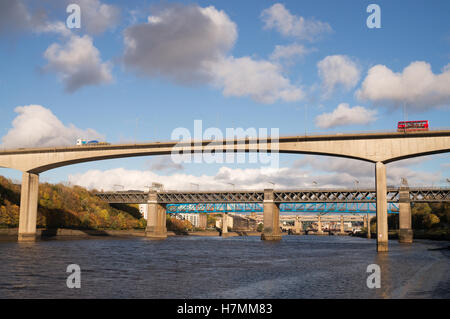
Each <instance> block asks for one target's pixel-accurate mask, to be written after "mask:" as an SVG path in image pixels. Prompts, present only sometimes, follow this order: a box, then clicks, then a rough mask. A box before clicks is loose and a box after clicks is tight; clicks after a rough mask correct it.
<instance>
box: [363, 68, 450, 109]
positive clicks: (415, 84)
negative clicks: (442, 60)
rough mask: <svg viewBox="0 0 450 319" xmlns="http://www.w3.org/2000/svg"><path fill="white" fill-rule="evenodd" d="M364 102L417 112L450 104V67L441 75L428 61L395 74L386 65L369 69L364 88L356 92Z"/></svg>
mask: <svg viewBox="0 0 450 319" xmlns="http://www.w3.org/2000/svg"><path fill="white" fill-rule="evenodd" d="M356 97H357V98H358V99H361V100H370V101H372V102H374V103H376V104H382V103H386V104H388V105H389V106H397V107H401V106H403V104H405V105H406V106H408V107H411V108H413V109H416V110H425V109H427V108H431V107H437V106H443V105H449V104H450V64H447V65H446V66H445V67H444V68H443V70H442V72H441V73H440V74H434V73H433V71H432V70H431V65H430V64H429V63H427V62H423V61H416V62H413V63H411V64H410V65H408V66H407V67H406V68H404V69H403V71H402V72H399V73H396V72H393V71H392V70H391V69H389V68H388V67H386V66H385V65H381V64H379V65H375V66H374V67H372V68H370V70H369V72H368V73H367V76H366V78H365V79H364V81H363V83H362V85H361V88H360V89H359V90H358V91H357V92H356Z"/></svg>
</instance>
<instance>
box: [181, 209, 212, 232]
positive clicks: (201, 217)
mask: <svg viewBox="0 0 450 319" xmlns="http://www.w3.org/2000/svg"><path fill="white" fill-rule="evenodd" d="M177 218H182V219H185V220H187V221H189V222H190V223H191V224H192V226H194V227H195V228H201V229H206V223H207V217H206V214H196V213H186V214H177Z"/></svg>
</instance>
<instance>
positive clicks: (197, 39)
mask: <svg viewBox="0 0 450 319" xmlns="http://www.w3.org/2000/svg"><path fill="white" fill-rule="evenodd" d="M236 37H237V27H236V25H235V23H234V22H232V21H231V20H230V19H229V18H228V16H227V15H226V14H225V13H224V12H223V11H218V10H216V9H215V8H214V7H207V8H201V7H198V6H196V5H187V6H185V5H171V6H168V7H160V8H158V9H157V10H155V12H153V15H152V16H150V17H149V18H148V22H147V23H144V24H138V25H134V26H131V27H129V28H127V29H126V30H125V31H124V43H125V53H124V56H123V61H124V63H125V66H126V67H129V68H132V69H134V70H136V71H137V72H139V73H143V74H145V75H149V76H163V77H166V78H169V79H170V80H173V81H175V82H178V83H183V84H190V83H193V82H204V81H207V80H210V79H211V77H212V75H211V74H210V72H209V70H207V69H206V67H205V63H207V62H217V61H219V60H221V59H222V57H223V56H224V55H225V54H226V53H227V52H228V50H229V49H231V47H232V46H233V45H234V42H235V41H236Z"/></svg>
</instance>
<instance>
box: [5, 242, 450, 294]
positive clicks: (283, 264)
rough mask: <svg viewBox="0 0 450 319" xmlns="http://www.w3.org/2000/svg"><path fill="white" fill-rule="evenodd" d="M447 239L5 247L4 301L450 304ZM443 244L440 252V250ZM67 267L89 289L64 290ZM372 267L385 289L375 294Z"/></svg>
mask: <svg viewBox="0 0 450 319" xmlns="http://www.w3.org/2000/svg"><path fill="white" fill-rule="evenodd" d="M449 245H450V243H449V242H433V241H425V240H421V241H416V242H415V243H414V244H412V245H401V244H399V243H397V241H390V242H389V249H390V251H389V253H387V254H377V253H376V251H375V241H374V240H368V239H365V238H356V237H339V236H284V237H283V240H282V241H281V242H278V243H277V242H265V241H261V240H260V239H259V238H258V237H231V238H226V239H224V238H220V237H194V236H190V237H189V236H186V237H169V238H167V240H165V241H151V240H147V239H145V238H129V239H123V238H120V239H118V238H98V239H97V238H96V239H80V240H47V241H38V242H36V243H27V244H24V243H20V244H19V243H17V242H0V298H24V297H26V298H449V297H450V262H449V261H450V250H445V249H440V248H445V247H448V246H449ZM436 248H437V249H436ZM69 264H78V265H79V266H80V268H81V288H80V289H76V288H75V289H69V288H67V286H66V280H67V277H68V276H69V275H70V273H66V269H67V266H68V265H69ZM369 264H377V265H379V266H380V269H381V288H373V289H369V288H368V287H367V284H366V281H367V277H368V276H369V275H370V274H369V273H367V266H368V265H369Z"/></svg>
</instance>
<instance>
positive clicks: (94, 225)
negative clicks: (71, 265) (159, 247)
mask: <svg viewBox="0 0 450 319" xmlns="http://www.w3.org/2000/svg"><path fill="white" fill-rule="evenodd" d="M19 205H20V185H17V184H14V183H13V182H12V181H11V180H10V179H7V178H4V177H2V176H0V227H18V225H19ZM145 225H146V221H145V219H144V218H142V216H141V214H140V213H139V209H138V207H137V205H111V206H110V205H108V204H107V203H105V202H102V201H101V200H100V199H98V198H97V197H96V196H95V195H94V191H88V190H86V189H84V188H82V187H79V186H65V185H62V184H57V185H53V184H48V183H42V184H39V207H38V216H37V227H46V228H85V229H132V228H145Z"/></svg>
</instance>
